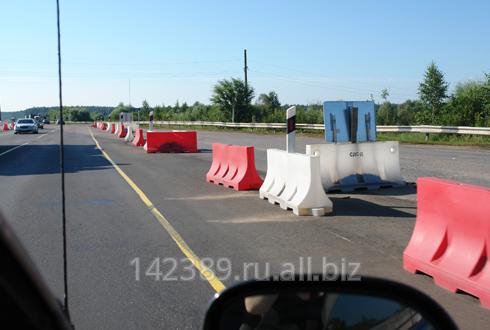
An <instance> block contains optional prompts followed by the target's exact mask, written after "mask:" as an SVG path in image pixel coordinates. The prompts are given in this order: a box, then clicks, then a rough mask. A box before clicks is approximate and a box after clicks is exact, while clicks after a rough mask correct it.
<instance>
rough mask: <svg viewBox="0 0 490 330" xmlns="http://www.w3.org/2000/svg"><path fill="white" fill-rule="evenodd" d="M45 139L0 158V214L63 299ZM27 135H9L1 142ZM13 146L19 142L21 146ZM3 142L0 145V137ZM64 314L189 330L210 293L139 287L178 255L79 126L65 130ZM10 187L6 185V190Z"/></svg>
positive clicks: (50, 139)
mask: <svg viewBox="0 0 490 330" xmlns="http://www.w3.org/2000/svg"><path fill="white" fill-rule="evenodd" d="M55 133H56V132H53V134H47V135H46V136H45V137H44V138H42V139H39V140H34V141H35V142H31V144H29V145H28V146H24V147H22V148H19V149H17V150H15V151H14V152H11V153H9V154H7V155H5V156H4V157H1V158H0V186H1V187H3V189H1V191H0V201H1V204H0V209H1V210H2V212H3V213H4V214H5V216H6V217H7V219H8V221H9V222H10V223H11V224H12V225H13V227H14V230H15V231H16V233H17V234H18V236H19V237H20V239H21V241H22V242H23V243H24V245H25V246H26V248H27V250H28V251H29V253H30V254H31V256H32V258H33V259H34V261H35V263H36V265H37V266H38V268H39V269H40V271H41V273H42V275H43V276H44V278H45V279H46V281H47V283H48V285H49V286H50V287H51V288H52V289H53V291H54V292H55V294H56V296H57V297H59V298H60V299H61V298H62V294H63V292H62V290H63V282H62V255H61V252H62V245H61V242H62V237H61V221H60V215H61V211H60V188H59V184H60V178H59V174H58V166H59V154H58V150H59V149H58V145H57V144H58V142H59V138H58V136H57V135H56V134H55ZM29 137H30V138H34V136H21V137H17V136H15V137H14V136H12V140H10V141H8V143H9V145H14V144H15V143H16V142H15V139H16V138H20V139H21V140H20V141H24V140H25V139H26V138H29ZM20 141H19V142H20ZM5 142H7V141H5ZM65 143H66V149H65V156H66V192H67V196H66V206H67V219H68V224H67V226H68V235H67V239H68V244H69V246H68V268H69V274H68V276H69V298H70V308H71V316H72V319H73V322H74V323H75V324H76V325H77V328H78V329H134V328H137V327H142V328H170V329H172V328H175V329H176V328H193V327H195V325H197V324H200V323H201V321H202V316H203V313H204V310H205V306H207V303H208V301H209V299H210V297H211V296H212V294H213V290H212V289H211V288H210V287H209V285H208V284H207V282H205V281H191V282H177V281H172V282H163V281H155V280H148V277H144V276H142V279H141V280H139V281H137V280H136V274H135V268H134V267H133V266H131V265H130V262H131V260H134V259H135V258H141V268H142V270H141V271H140V273H142V274H144V272H145V270H146V267H144V266H148V263H149V262H151V261H152V260H153V258H155V257H161V258H164V257H167V258H176V259H181V258H182V254H181V252H180V251H179V249H178V248H177V247H176V245H175V243H174V242H173V241H172V240H171V239H170V238H169V237H168V235H167V233H166V232H165V231H164V230H163V229H162V227H161V226H160V225H159V224H158V223H156V222H155V221H154V218H153V217H152V215H151V214H149V212H148V210H147V208H146V207H145V206H144V205H143V204H142V203H141V202H138V201H136V200H135V196H134V193H133V192H132V191H130V190H129V189H128V186H127V184H126V183H125V182H123V181H122V180H121V178H120V176H119V175H118V174H117V173H116V172H115V171H114V170H113V168H112V167H111V166H110V164H109V163H108V162H107V161H106V160H105V159H104V158H103V157H102V155H101V154H100V152H99V151H98V150H96V149H95V147H94V144H93V141H92V139H91V138H90V136H89V135H88V134H87V130H86V127H69V126H67V127H66V135H65ZM7 187H8V188H7Z"/></svg>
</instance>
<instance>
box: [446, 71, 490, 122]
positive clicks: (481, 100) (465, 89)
mask: <svg viewBox="0 0 490 330" xmlns="http://www.w3.org/2000/svg"><path fill="white" fill-rule="evenodd" d="M487 79H488V78H487ZM444 119H445V120H444V124H445V125H457V126H487V125H488V124H489V123H490V122H489V120H490V82H488V81H487V82H483V81H468V82H464V83H459V84H458V85H457V86H456V89H455V91H454V94H453V95H452V96H451V99H450V100H449V102H448V104H447V109H446V117H445V118H444Z"/></svg>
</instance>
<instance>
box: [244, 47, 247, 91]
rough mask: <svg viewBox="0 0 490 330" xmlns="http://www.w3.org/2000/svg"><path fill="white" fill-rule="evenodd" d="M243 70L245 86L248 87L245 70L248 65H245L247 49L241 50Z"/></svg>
mask: <svg viewBox="0 0 490 330" xmlns="http://www.w3.org/2000/svg"><path fill="white" fill-rule="evenodd" d="M243 64H244V65H243V72H244V73H245V87H248V79H247V71H248V66H247V50H246V49H244V50H243Z"/></svg>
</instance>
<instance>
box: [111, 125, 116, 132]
mask: <svg viewBox="0 0 490 330" xmlns="http://www.w3.org/2000/svg"><path fill="white" fill-rule="evenodd" d="M115 132H116V124H114V123H112V124H111V134H114V133H115Z"/></svg>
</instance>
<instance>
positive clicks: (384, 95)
mask: <svg viewBox="0 0 490 330" xmlns="http://www.w3.org/2000/svg"><path fill="white" fill-rule="evenodd" d="M388 96H390V92H389V91H388V89H387V88H383V89H382V90H381V98H382V99H383V100H384V101H385V102H386V101H387V100H388Z"/></svg>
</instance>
